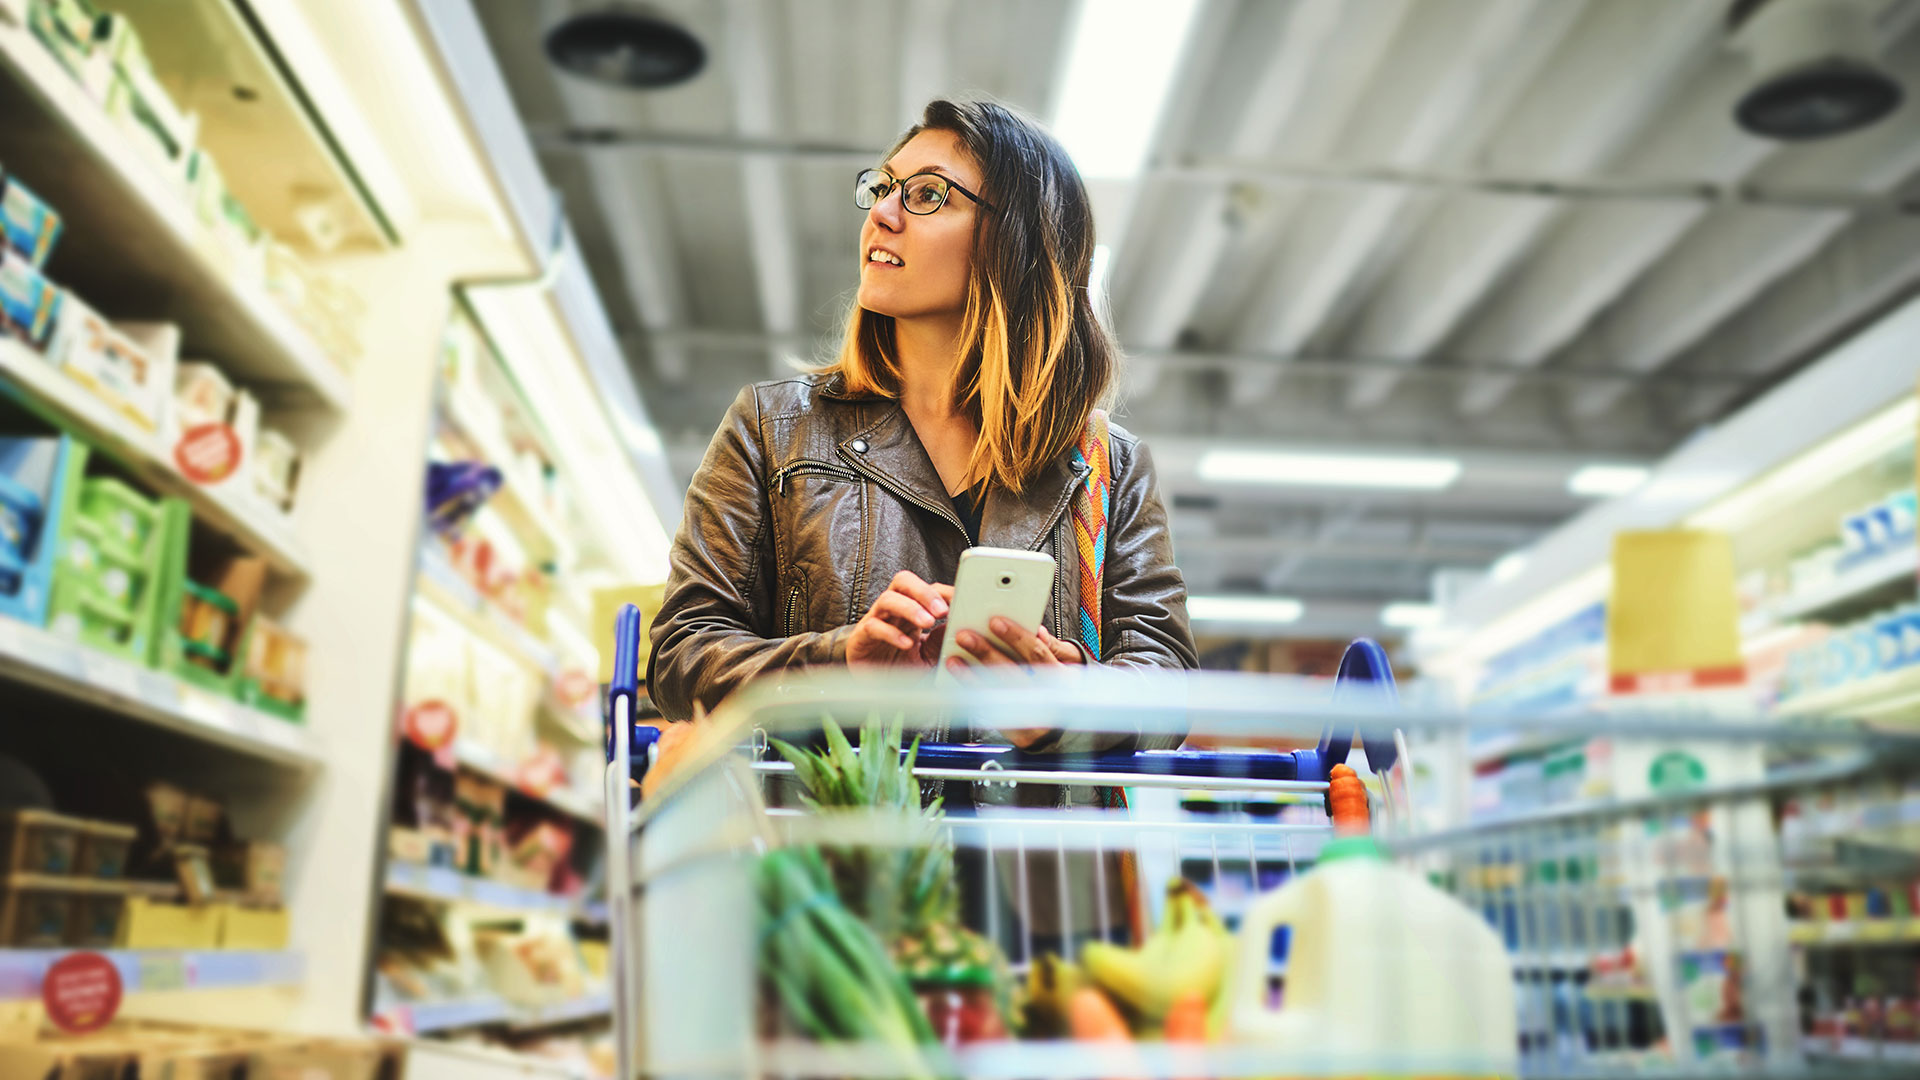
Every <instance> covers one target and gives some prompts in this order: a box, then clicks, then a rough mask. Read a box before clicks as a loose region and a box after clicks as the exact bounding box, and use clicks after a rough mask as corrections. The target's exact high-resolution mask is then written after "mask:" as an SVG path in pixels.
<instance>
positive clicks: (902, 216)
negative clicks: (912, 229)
mask: <svg viewBox="0 0 1920 1080" xmlns="http://www.w3.org/2000/svg"><path fill="white" fill-rule="evenodd" d="M904 190H905V189H903V188H902V187H901V186H900V185H898V184H895V185H894V187H893V190H892V191H889V192H887V197H886V198H884V199H881V200H880V201H879V202H877V203H874V204H873V209H871V210H868V211H867V217H868V218H869V219H870V220H872V222H873V223H874V224H875V225H879V226H881V227H882V228H884V229H886V230H887V231H888V232H899V231H900V228H901V226H903V225H905V224H906V223H907V211H906V208H905V207H904V206H902V205H901V200H902V199H904V198H906V195H905V194H904Z"/></svg>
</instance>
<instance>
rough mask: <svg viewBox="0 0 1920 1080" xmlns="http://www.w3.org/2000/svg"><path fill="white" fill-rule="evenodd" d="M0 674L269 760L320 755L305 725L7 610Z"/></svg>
mask: <svg viewBox="0 0 1920 1080" xmlns="http://www.w3.org/2000/svg"><path fill="white" fill-rule="evenodd" d="M0 678H5V679H9V680H12V681H14V682H18V683H26V684H28V685H31V686H36V687H39V688H40V689H42V690H47V691H51V692H53V693H55V694H59V695H61V696H63V697H66V698H69V699H71V700H73V701H76V702H83V703H86V704H91V705H95V706H99V707H101V708H104V709H108V710H111V711H113V712H116V713H119V714H121V715H123V716H126V717H128V718H129V719H133V720H137V721H140V722H142V723H147V724H152V725H154V726H156V727H160V728H165V729H167V730H170V731H173V732H176V733H178V734H180V735H184V736H186V737H188V738H190V739H194V740H197V741H200V742H206V743H214V744H218V745H220V746H224V747H227V748H228V749H231V750H238V751H240V752H242V753H244V754H249V755H251V756H253V757H256V758H261V759H264V760H266V761H271V762H276V763H279V764H282V765H291V766H295V767H297V768H300V769H306V770H312V769H318V768H319V767H320V766H321V763H322V761H323V760H324V755H323V752H322V749H321V747H320V744H319V741H318V740H317V739H316V738H315V737H314V734H313V732H312V731H311V730H310V729H308V728H306V727H304V726H302V725H299V724H292V723H289V722H287V721H285V720H282V719H280V718H279V717H277V716H270V715H268V714H266V713H263V712H260V711H258V710H255V709H249V708H247V707H246V706H244V705H241V704H240V703H239V702H236V701H233V700H231V699H228V698H222V697H215V696H213V695H211V694H208V693H206V692H204V691H202V690H200V689H198V688H197V687H193V686H189V685H188V684H186V683H183V682H181V681H180V680H178V679H176V678H174V677H173V676H171V675H168V674H166V673H165V672H161V671H155V670H154V669H152V668H149V667H146V666H143V665H140V664H134V663H130V662H128V661H126V660H122V659H120V658H119V657H115V656H108V655H106V654H104V653H100V652H96V651H94V650H93V649H89V648H87V647H86V646H83V645H80V644H77V643H75V642H73V641H71V640H69V639H67V638H64V637H61V636H59V635H57V634H54V633H51V632H49V631H47V630H43V629H41V628H39V627H37V626H28V625H26V624H25V623H21V622H16V621H14V620H12V619H7V618H4V617H0Z"/></svg>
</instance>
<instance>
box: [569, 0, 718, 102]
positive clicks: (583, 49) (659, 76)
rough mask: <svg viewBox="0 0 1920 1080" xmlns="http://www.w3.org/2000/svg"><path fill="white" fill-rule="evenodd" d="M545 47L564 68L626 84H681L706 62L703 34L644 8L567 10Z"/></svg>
mask: <svg viewBox="0 0 1920 1080" xmlns="http://www.w3.org/2000/svg"><path fill="white" fill-rule="evenodd" d="M546 49H547V59H549V60H551V61H553V63H554V65H555V66H556V67H559V68H560V69H561V70H562V71H566V72H569V73H570V74H573V75H577V76H579V77H580V78H583V79H589V80H592V81H593V82H597V83H601V84H602V85H605V86H615V87H619V88H621V89H623V90H659V89H662V88H664V87H668V86H677V85H679V84H680V83H683V82H686V81H687V80H689V79H691V78H693V77H694V76H695V75H698V74H700V69H701V68H703V67H705V66H706V63H707V50H706V47H705V46H703V45H701V44H700V39H699V38H696V37H694V36H693V35H692V34H691V33H689V32H688V31H687V30H686V29H685V28H684V27H682V26H680V25H679V24H677V23H674V22H672V21H670V20H668V19H667V18H665V17H664V16H661V15H659V14H657V13H655V12H652V11H649V10H646V9H644V8H630V7H615V8H601V9H598V10H595V11H583V12H580V13H578V14H574V15H569V16H567V17H566V18H565V19H562V20H561V21H560V22H558V23H556V24H554V26H553V28H552V29H551V30H548V31H547V41H546Z"/></svg>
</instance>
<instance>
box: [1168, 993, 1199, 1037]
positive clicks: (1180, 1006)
mask: <svg viewBox="0 0 1920 1080" xmlns="http://www.w3.org/2000/svg"><path fill="white" fill-rule="evenodd" d="M1166 1035H1167V1041H1168V1042H1178V1043H1199V1042H1206V1041H1207V999H1206V997H1205V996H1204V995H1201V994H1184V995H1182V996H1181V997H1180V999H1179V1000H1178V1001H1175V1002H1174V1003H1173V1007H1172V1008H1170V1009H1168V1010H1167V1025H1166Z"/></svg>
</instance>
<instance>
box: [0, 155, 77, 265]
mask: <svg viewBox="0 0 1920 1080" xmlns="http://www.w3.org/2000/svg"><path fill="white" fill-rule="evenodd" d="M61 227H62V224H61V221H60V215H59V214H58V213H56V212H55V211H54V209H53V207H51V206H48V205H47V204H46V202H45V201H43V200H42V199H41V198H40V196H38V195H35V194H34V193H33V192H32V190H30V189H29V188H28V187H27V186H26V185H25V184H22V183H21V182H20V181H19V180H18V179H17V178H15V177H11V176H9V177H7V178H5V179H4V180H0V231H4V233H5V235H6V239H7V244H8V246H10V247H12V248H13V249H14V250H15V251H18V252H20V253H21V254H22V255H25V256H26V257H27V261H28V262H30V263H32V264H33V266H34V269H36V270H37V269H39V268H40V267H43V266H45V265H47V258H48V257H49V256H51V255H52V254H53V245H54V243H55V242H57V241H58V240H59V239H60V229H61Z"/></svg>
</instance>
